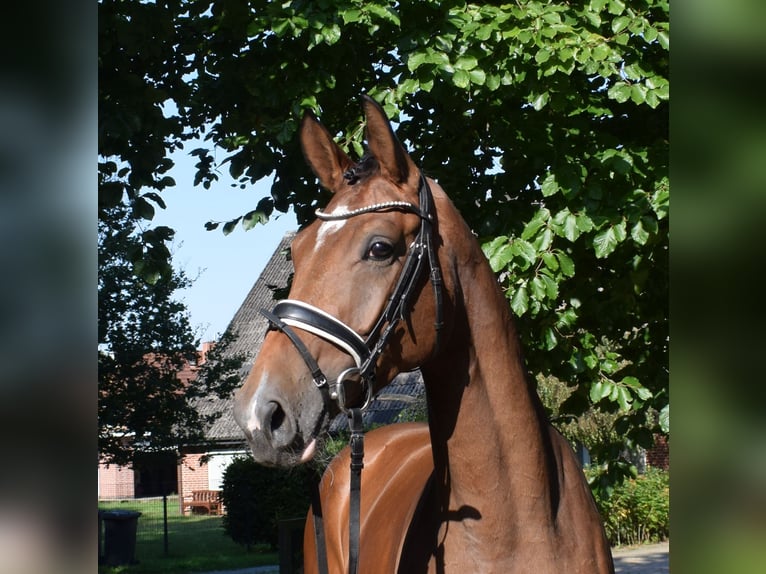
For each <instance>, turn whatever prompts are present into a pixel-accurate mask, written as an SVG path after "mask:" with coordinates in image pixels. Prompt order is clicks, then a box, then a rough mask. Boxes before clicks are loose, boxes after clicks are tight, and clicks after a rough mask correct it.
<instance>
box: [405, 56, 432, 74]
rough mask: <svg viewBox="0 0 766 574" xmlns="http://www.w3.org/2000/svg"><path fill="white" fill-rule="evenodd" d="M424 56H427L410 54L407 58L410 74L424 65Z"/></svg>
mask: <svg viewBox="0 0 766 574" xmlns="http://www.w3.org/2000/svg"><path fill="white" fill-rule="evenodd" d="M426 56H427V54H426V53H424V52H414V53H410V54H409V56H408V57H407V68H409V70H410V72H414V71H415V70H417V69H418V68H419V67H420V66H422V65H423V64H425V62H426Z"/></svg>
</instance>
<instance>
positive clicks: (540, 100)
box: [530, 92, 551, 112]
mask: <svg viewBox="0 0 766 574" xmlns="http://www.w3.org/2000/svg"><path fill="white" fill-rule="evenodd" d="M550 97H551V95H550V94H549V93H548V92H543V93H541V94H539V95H537V96H535V97H534V98H533V99H532V101H531V102H530V103H531V104H532V107H533V108H534V109H535V110H536V111H538V112H539V111H540V110H542V109H543V108H544V107H545V105H546V104H547V103H548V100H549V99H550Z"/></svg>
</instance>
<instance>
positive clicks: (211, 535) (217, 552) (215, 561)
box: [98, 496, 279, 574]
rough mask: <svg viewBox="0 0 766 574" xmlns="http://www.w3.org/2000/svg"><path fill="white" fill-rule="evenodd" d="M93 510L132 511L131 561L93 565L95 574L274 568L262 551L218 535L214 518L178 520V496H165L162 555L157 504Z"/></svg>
mask: <svg viewBox="0 0 766 574" xmlns="http://www.w3.org/2000/svg"><path fill="white" fill-rule="evenodd" d="M98 508H99V510H114V509H120V510H137V511H139V512H141V513H142V514H141V516H140V517H139V518H138V529H137V533H136V559H137V560H138V564H134V565H131V566H117V567H106V566H99V570H98V571H99V573H100V574H148V573H154V572H163V573H170V574H173V573H179V574H180V573H184V574H185V573H187V572H204V571H207V570H227V569H235V568H247V567H251V566H263V565H267V564H277V563H278V562H279V559H278V556H277V554H276V553H275V552H270V551H269V549H268V547H256V548H254V549H252V550H251V551H250V552H247V551H246V550H245V548H244V547H242V546H239V545H238V544H235V543H234V542H232V540H231V539H230V538H229V537H228V536H226V535H225V534H224V532H223V527H222V525H221V517H220V516H205V515H195V516H182V515H180V514H179V511H178V497H177V496H172V497H168V554H167V556H166V555H165V552H164V542H163V540H164V537H163V536H164V535H163V526H162V501H161V500H140V499H139V500H125V501H109V502H105V501H99V503H98Z"/></svg>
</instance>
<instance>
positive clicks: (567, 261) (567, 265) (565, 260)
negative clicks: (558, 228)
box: [556, 251, 575, 277]
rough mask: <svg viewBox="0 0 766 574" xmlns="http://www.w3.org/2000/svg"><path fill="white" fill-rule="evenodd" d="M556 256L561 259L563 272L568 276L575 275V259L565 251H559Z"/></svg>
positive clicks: (560, 263)
mask: <svg viewBox="0 0 766 574" xmlns="http://www.w3.org/2000/svg"><path fill="white" fill-rule="evenodd" d="M556 258H557V259H558V260H559V265H560V266H561V272H562V273H563V274H564V275H565V276H566V277H574V274H575V264H574V261H572V259H571V258H570V257H569V255H567V254H566V253H564V252H563V251H557V252H556Z"/></svg>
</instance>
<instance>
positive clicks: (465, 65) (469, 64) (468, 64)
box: [455, 56, 479, 71]
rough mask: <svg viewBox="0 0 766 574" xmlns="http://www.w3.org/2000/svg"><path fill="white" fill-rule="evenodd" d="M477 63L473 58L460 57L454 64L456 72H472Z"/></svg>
mask: <svg viewBox="0 0 766 574" xmlns="http://www.w3.org/2000/svg"><path fill="white" fill-rule="evenodd" d="M478 64H479V61H478V60H477V59H476V58H475V57H474V56H460V57H459V58H458V59H457V61H456V62H455V68H456V69H458V70H465V71H469V70H473V69H474V68H475V67H476V66H477V65H478Z"/></svg>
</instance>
